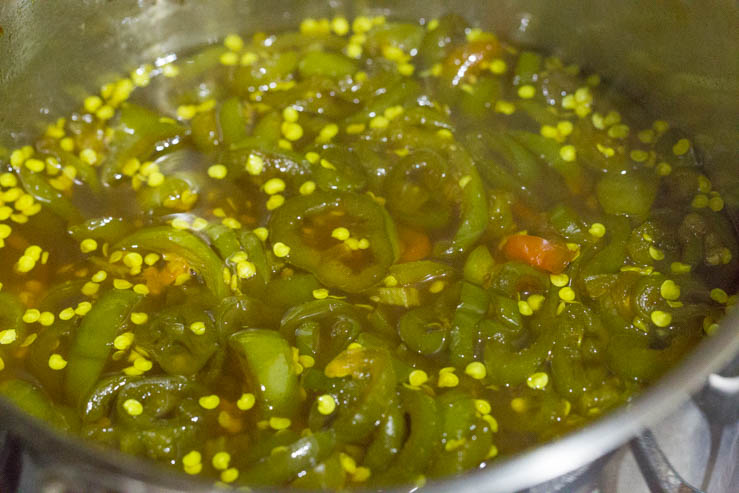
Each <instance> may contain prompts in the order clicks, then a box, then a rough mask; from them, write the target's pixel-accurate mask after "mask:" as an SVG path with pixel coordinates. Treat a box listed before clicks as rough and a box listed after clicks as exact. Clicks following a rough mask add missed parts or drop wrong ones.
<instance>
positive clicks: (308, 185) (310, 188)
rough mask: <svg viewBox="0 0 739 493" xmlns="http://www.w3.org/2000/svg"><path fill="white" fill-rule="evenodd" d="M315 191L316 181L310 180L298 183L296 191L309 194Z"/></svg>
mask: <svg viewBox="0 0 739 493" xmlns="http://www.w3.org/2000/svg"><path fill="white" fill-rule="evenodd" d="M315 191H316V183H315V182H314V181H311V180H308V181H305V182H303V183H302V184H301V185H300V188H299V189H298V192H300V195H310V194H312V193H313V192H315Z"/></svg>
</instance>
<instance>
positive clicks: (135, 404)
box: [123, 399, 144, 416]
mask: <svg viewBox="0 0 739 493" xmlns="http://www.w3.org/2000/svg"><path fill="white" fill-rule="evenodd" d="M123 409H125V411H126V412H127V413H128V414H130V415H131V416H139V415H140V414H141V413H143V412H144V406H143V405H142V404H141V403H140V402H139V401H137V400H136V399H126V400H125V401H124V402H123Z"/></svg>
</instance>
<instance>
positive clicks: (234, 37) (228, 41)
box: [223, 34, 244, 51]
mask: <svg viewBox="0 0 739 493" xmlns="http://www.w3.org/2000/svg"><path fill="white" fill-rule="evenodd" d="M223 46H225V47H226V48H228V49H229V50H231V51H241V49H242V48H243V47H244V40H243V39H241V36H239V35H238V34H229V35H228V36H226V37H225V38H224V39H223Z"/></svg>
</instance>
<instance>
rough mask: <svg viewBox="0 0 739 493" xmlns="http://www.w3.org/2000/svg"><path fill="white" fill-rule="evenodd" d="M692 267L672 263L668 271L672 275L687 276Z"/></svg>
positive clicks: (680, 263)
mask: <svg viewBox="0 0 739 493" xmlns="http://www.w3.org/2000/svg"><path fill="white" fill-rule="evenodd" d="M691 269H692V267H691V266H690V265H688V264H684V263H682V262H672V263H671V264H670V271H671V272H672V273H674V274H687V273H689V272H690V271H691Z"/></svg>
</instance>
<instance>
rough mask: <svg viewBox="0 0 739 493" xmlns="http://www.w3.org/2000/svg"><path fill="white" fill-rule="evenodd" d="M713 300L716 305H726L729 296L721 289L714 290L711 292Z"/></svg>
mask: <svg viewBox="0 0 739 493" xmlns="http://www.w3.org/2000/svg"><path fill="white" fill-rule="evenodd" d="M711 299H712V300H713V301H715V302H716V303H721V304H722V305H724V304H726V302H727V301H729V295H728V294H726V291H724V290H723V289H721V288H713V289H712V290H711Z"/></svg>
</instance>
